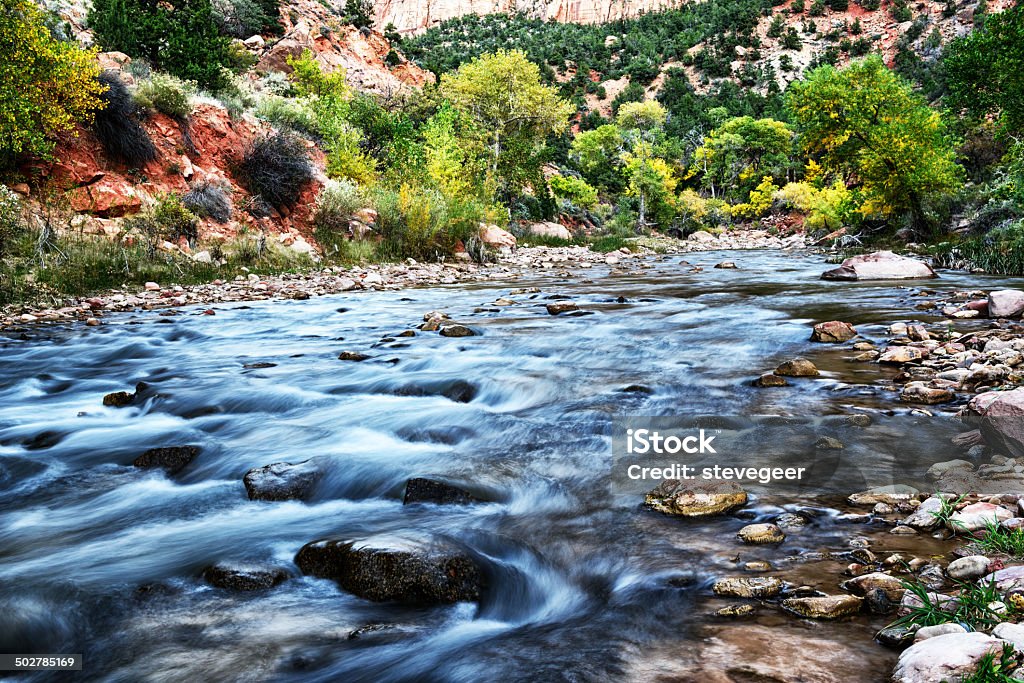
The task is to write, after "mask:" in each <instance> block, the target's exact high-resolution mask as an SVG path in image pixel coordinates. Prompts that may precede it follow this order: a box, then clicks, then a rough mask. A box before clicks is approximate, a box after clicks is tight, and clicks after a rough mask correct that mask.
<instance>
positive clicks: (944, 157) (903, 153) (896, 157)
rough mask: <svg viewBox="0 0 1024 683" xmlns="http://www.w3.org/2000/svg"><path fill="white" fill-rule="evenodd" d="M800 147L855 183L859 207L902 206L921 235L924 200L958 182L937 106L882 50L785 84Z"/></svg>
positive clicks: (890, 209) (890, 210) (887, 209)
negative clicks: (889, 65)
mask: <svg viewBox="0 0 1024 683" xmlns="http://www.w3.org/2000/svg"><path fill="white" fill-rule="evenodd" d="M786 104H787V106H788V108H789V110H790V112H791V113H792V116H793V119H794V120H795V121H796V122H797V124H798V126H799V128H800V143H801V146H802V147H803V149H804V151H805V152H806V153H807V154H809V155H811V157H812V158H813V159H816V160H817V161H818V163H820V164H821V166H822V167H823V168H824V169H825V170H827V171H834V172H837V173H840V174H843V175H845V177H846V179H847V181H848V183H847V184H851V183H852V184H858V183H859V185H860V186H861V189H862V190H863V192H864V195H865V197H866V201H865V203H864V205H863V206H862V207H861V211H862V213H864V214H865V215H870V214H879V215H883V216H893V215H900V214H906V215H908V216H909V218H910V223H911V227H912V228H913V230H914V232H915V233H916V234H917V235H918V236H920V235H923V234H924V233H925V232H926V230H927V228H928V227H929V220H928V217H927V214H926V211H925V202H926V201H928V200H929V199H931V198H936V197H939V196H942V195H946V194H948V193H950V192H951V191H952V190H953V189H955V188H956V187H957V186H958V184H959V182H960V175H961V171H962V169H961V168H960V167H959V166H958V165H957V164H956V162H955V153H954V150H953V145H952V144H951V141H950V140H949V139H948V138H947V136H946V130H945V126H944V125H943V122H942V118H941V117H940V116H939V113H938V112H936V111H934V110H932V109H931V108H930V107H928V105H927V103H925V101H924V99H923V98H922V97H921V96H919V95H917V94H916V93H914V91H913V90H912V89H911V87H910V85H909V84H908V83H907V82H906V81H904V80H903V79H901V78H900V77H899V76H897V75H896V74H894V73H893V72H892V71H890V70H889V69H888V68H886V66H885V64H883V63H882V59H881V57H878V56H877V55H876V56H872V57H869V58H867V59H865V60H862V61H859V62H854V63H852V64H850V65H849V66H847V67H846V68H845V69H842V70H840V69H836V68H834V67H832V66H822V67H819V68H817V69H815V70H814V71H813V72H811V74H810V75H809V76H808V77H807V79H806V80H804V81H800V82H796V83H794V84H793V85H792V86H790V89H789V91H788V92H787V97H786Z"/></svg>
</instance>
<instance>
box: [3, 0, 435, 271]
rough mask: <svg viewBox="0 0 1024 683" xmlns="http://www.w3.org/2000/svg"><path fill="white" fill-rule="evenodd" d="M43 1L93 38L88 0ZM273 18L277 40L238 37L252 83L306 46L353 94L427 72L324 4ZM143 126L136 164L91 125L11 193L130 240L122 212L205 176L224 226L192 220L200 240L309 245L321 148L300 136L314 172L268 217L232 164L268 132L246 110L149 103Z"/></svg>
mask: <svg viewBox="0 0 1024 683" xmlns="http://www.w3.org/2000/svg"><path fill="white" fill-rule="evenodd" d="M41 2H42V0H41ZM45 4H46V6H48V7H49V8H50V9H52V10H53V11H55V12H57V14H58V15H59V16H60V17H61V18H62V19H64V20H65V21H66V22H67V25H68V28H69V35H70V36H73V37H74V38H75V39H77V40H78V41H79V42H81V43H82V44H84V45H90V44H92V42H93V36H92V34H91V32H90V31H89V29H88V26H87V25H86V22H85V17H86V14H87V12H88V8H89V5H90V4H91V0H49V1H48V2H46V3H45ZM337 4H338V0H334V5H337ZM341 4H343V2H342V3H341ZM281 25H282V28H283V35H281V36H280V37H279V38H278V37H267V38H264V37H263V36H253V37H251V38H249V39H248V40H245V41H244V45H245V48H246V49H247V50H248V51H249V53H250V54H251V55H252V56H253V58H254V59H255V60H256V62H257V64H256V67H255V69H253V70H252V71H250V72H249V73H248V74H246V75H245V76H243V77H242V80H244V81H249V82H256V81H258V80H259V79H260V77H261V76H263V75H265V74H268V73H271V72H275V71H281V72H285V73H287V72H290V71H291V67H290V66H289V65H288V63H287V61H288V57H290V56H293V57H298V56H299V55H301V54H302V53H303V52H304V51H305V50H309V51H311V52H312V53H313V55H314V58H315V59H316V61H317V62H318V63H319V64H320V65H321V67H322V68H323V69H324V70H325V71H334V70H336V69H344V70H345V74H346V77H347V80H348V82H349V84H350V85H351V86H352V87H353V89H355V90H356V91H359V92H372V93H377V94H384V95H395V94H396V93H399V92H401V91H403V90H408V89H409V88H415V87H422V86H423V85H425V84H426V83H428V82H432V81H433V80H434V76H433V74H431V73H429V72H427V71H424V70H423V69H421V68H420V67H418V66H417V65H415V64H413V63H412V62H409V61H408V60H407V59H405V57H403V56H401V55H400V54H395V55H393V56H392V58H391V59H388V55H389V53H390V52H391V44H390V43H389V42H388V40H387V39H386V38H385V37H384V36H383V35H382V34H381V33H380V32H379V31H360V30H358V29H356V28H354V27H352V26H347V25H344V24H342V23H340V22H339V20H338V18H337V13H336V11H335V10H334V9H332V5H330V3H328V5H325V4H322V3H320V2H319V1H318V0H290V1H289V2H288V3H285V4H284V7H283V11H282V13H281ZM99 60H100V64H101V66H102V67H103V68H104V69H106V70H111V71H116V72H118V74H119V76H120V78H121V80H123V81H124V82H125V83H127V84H129V85H131V84H134V83H135V79H134V76H133V75H132V73H130V69H129V68H128V66H129V64H130V63H131V61H132V60H131V59H130V58H129V57H128V56H127V55H124V54H121V53H117V52H109V53H102V54H100V55H99ZM142 124H143V126H144V128H145V129H146V132H147V133H148V135H149V137H150V139H151V140H152V141H153V143H154V145H155V147H156V158H155V159H154V160H153V161H151V162H149V163H147V164H146V165H145V166H144V167H143V168H138V169H132V168H128V167H127V166H126V165H125V164H123V163H120V162H119V161H117V160H115V159H111V158H109V156H108V155H107V154H106V152H105V151H104V150H103V146H102V145H101V144H100V142H99V140H97V138H96V137H95V135H93V133H92V132H91V130H89V129H87V128H79V129H78V130H77V132H76V135H74V136H69V137H67V138H66V139H64V140H62V141H61V142H60V144H59V145H58V146H57V148H56V149H55V150H54V157H55V161H52V162H45V161H38V162H29V163H28V164H26V166H25V168H24V169H23V170H24V172H25V176H26V177H30V178H34V179H35V181H34V184H35V185H36V187H29V185H28V184H25V183H19V184H17V189H16V191H17V192H19V194H22V195H24V196H25V198H26V199H27V200H28V201H29V206H30V207H34V208H33V211H34V212H35V213H37V214H41V213H43V211H44V209H43V205H44V204H46V203H47V202H52V203H56V204H60V205H61V206H63V207H66V208H67V212H68V216H67V217H66V218H67V221H68V225H65V226H63V227H64V228H65V229H68V228H70V229H73V230H75V231H77V232H79V233H83V234H91V235H97V236H106V237H108V238H111V239H115V240H121V239H128V238H130V236H129V235H128V234H127V233H126V232H125V230H126V223H125V220H124V219H125V218H129V217H131V216H133V215H135V214H138V213H139V212H141V211H144V210H145V209H146V208H147V207H149V206H152V205H153V204H154V203H155V202H156V201H157V200H158V199H159V198H161V197H163V196H166V195H168V194H183V193H185V192H188V190H189V189H190V187H192V186H193V185H195V184H196V183H198V182H204V181H207V182H213V183H215V184H216V185H218V186H220V187H222V188H224V189H226V190H227V191H228V192H229V194H230V195H231V197H232V200H233V205H234V209H233V211H232V215H231V219H230V220H229V221H227V222H226V223H223V224H220V223H216V222H214V221H212V220H210V219H203V220H202V223H201V225H200V228H199V236H200V239H201V240H202V241H204V242H208V241H210V240H213V241H222V240H228V239H231V238H233V237H235V236H237V235H238V234H239V233H240V232H242V231H246V232H248V233H262V234H263V235H265V236H267V237H268V238H269V239H274V240H276V241H278V242H280V243H281V244H282V245H284V246H288V247H292V248H294V249H295V250H296V251H299V252H308V251H309V250H310V249H311V244H315V240H314V239H313V235H312V233H313V226H312V221H311V215H310V214H311V212H312V208H313V205H314V201H315V199H316V196H317V194H318V193H319V191H320V190H321V189H322V188H323V186H324V182H325V181H326V177H325V175H324V172H323V169H324V166H325V159H324V154H323V152H322V151H321V150H320V149H318V148H317V146H316V145H315V144H313V143H312V142H307V147H308V151H309V156H310V160H311V162H312V164H313V166H314V169H315V179H314V181H313V182H311V183H309V184H308V186H307V187H306V188H305V190H304V191H303V194H302V196H301V198H300V200H299V201H298V202H297V203H296V205H295V206H293V207H271V209H270V211H269V215H267V216H261V217H254V216H253V215H252V214H251V213H250V212H248V211H246V210H245V207H246V206H248V205H249V204H250V203H251V202H252V201H253V199H254V198H253V197H252V195H251V194H250V193H249V191H248V190H247V188H246V187H245V185H244V183H242V182H240V181H239V179H238V178H237V177H236V176H235V173H234V171H233V169H234V168H235V167H236V166H237V164H238V162H239V160H240V157H241V155H242V153H243V152H244V150H245V149H246V148H247V147H248V146H250V145H251V144H252V143H253V141H254V140H256V139H257V138H260V137H263V136H266V135H270V134H273V133H274V128H273V126H271V125H270V124H269V123H267V122H266V121H263V120H261V119H259V118H257V117H255V116H254V115H253V112H252V111H247V112H244V113H241V114H239V113H237V112H236V113H235V114H232V113H229V111H228V109H227V108H226V107H225V106H224V105H223V104H222V103H221V102H219V101H217V100H215V99H212V98H210V97H195V98H193V101H192V112H191V114H190V115H189V117H188V120H187V121H185V120H175V119H172V118H170V117H168V116H166V115H164V114H161V113H159V112H156V111H151V112H147V114H146V115H145V116H144V117H143V120H142ZM62 220H63V219H62ZM161 249H164V250H166V251H179V250H180V251H184V252H186V253H187V252H189V246H188V244H187V243H186V242H185V241H184V240H180V241H179V242H178V243H165V244H163V245H162V246H161Z"/></svg>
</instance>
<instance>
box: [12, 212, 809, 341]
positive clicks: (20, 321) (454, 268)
mask: <svg viewBox="0 0 1024 683" xmlns="http://www.w3.org/2000/svg"><path fill="white" fill-rule="evenodd" d="M805 246H806V243H805V241H804V238H803V235H802V234H796V235H791V236H788V237H778V236H774V235H770V234H768V233H767V232H765V231H761V230H756V231H755V230H745V231H738V232H725V233H721V234H719V235H712V234H710V233H706V232H701V233H696V234H695V236H694V237H692V238H691V239H687V240H675V239H671V238H645V239H641V240H637V241H636V243H635V244H634V245H632V246H631V247H630V248H625V247H624V248H622V249H620V250H618V251H615V252H611V253H601V252H596V251H591V250H590V249H589V248H588V247H585V246H564V247H547V246H535V247H522V248H519V249H517V250H515V251H512V250H507V249H506V250H500V251H498V252H496V254H495V257H496V262H494V263H484V264H478V263H473V262H471V261H468V260H455V261H453V262H450V263H436V262H435V263H419V262H416V261H415V260H413V259H408V260H407V261H405V262H402V263H390V264H367V265H364V266H348V267H346V266H330V267H325V268H316V267H314V268H312V269H311V270H310V271H309V272H302V273H281V274H266V273H263V274H261V273H258V272H251V273H248V274H247V275H238V276H235V277H234V278H233V279H230V280H227V281H224V280H214V281H212V282H210V283H208V284H200V285H190V286H178V285H173V284H165V285H161V284H160V283H155V282H153V283H147V284H146V286H145V287H144V288H140V289H131V290H113V291H110V292H105V293H100V294H96V295H94V296H83V297H77V298H73V299H70V300H68V301H66V302H64V303H65V305H63V306H60V307H37V306H25V305H13V306H7V307H4V308H2V309H0V329H2V328H9V327H17V326H19V325H26V324H34V323H48V322H81V323H85V324H88V325H92V326H98V325H100V324H102V318H103V316H104V315H105V314H107V313H113V312H125V311H132V310H154V309H165V308H173V307H180V306H190V305H198V304H217V303H228V302H239V301H262V300H266V299H273V298H278V299H297V300H302V299H308V298H310V297H312V296H323V295H326V294H337V293H339V292H348V291H363V290H368V291H378V290H395V289H403V288H407V287H425V286H430V285H452V284H459V283H471V282H485V281H488V280H497V279H506V278H516V277H524V276H528V275H529V274H530V273H533V272H548V271H554V272H565V271H570V270H574V269H586V268H591V267H593V266H594V265H595V264H604V265H610V266H613V267H614V268H616V269H618V270H628V269H630V268H632V267H635V266H636V265H637V264H640V263H642V259H643V258H644V257H646V256H650V255H653V254H658V253H662V254H685V253H692V252H699V251H713V250H720V249H725V250H732V249H801V248H804V247H805Z"/></svg>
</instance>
